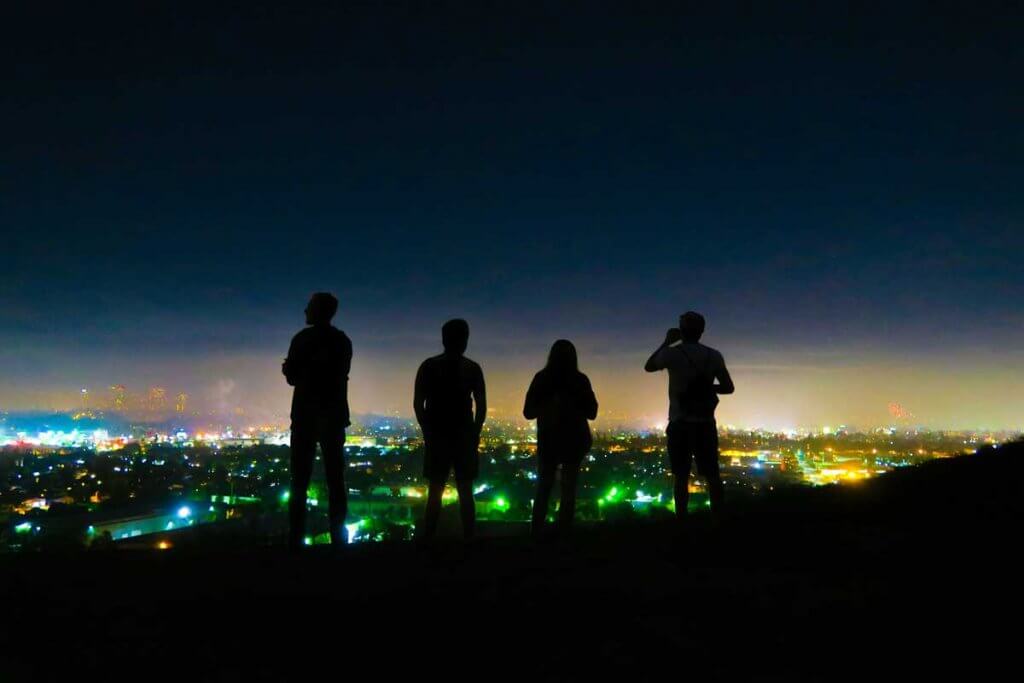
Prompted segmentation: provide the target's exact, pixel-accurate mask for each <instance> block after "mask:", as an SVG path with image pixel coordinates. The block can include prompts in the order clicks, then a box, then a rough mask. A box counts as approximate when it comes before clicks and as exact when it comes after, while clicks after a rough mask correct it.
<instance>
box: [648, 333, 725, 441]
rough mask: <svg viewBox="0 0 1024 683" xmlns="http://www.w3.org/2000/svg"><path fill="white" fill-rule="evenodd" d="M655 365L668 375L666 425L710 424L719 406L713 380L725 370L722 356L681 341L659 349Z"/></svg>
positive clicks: (694, 344) (694, 343)
mask: <svg viewBox="0 0 1024 683" xmlns="http://www.w3.org/2000/svg"><path fill="white" fill-rule="evenodd" d="M658 363H659V364H660V365H661V367H663V368H664V369H665V370H667V371H668V393H669V421H670V422H672V421H675V420H683V421H685V422H713V421H714V419H715V408H716V407H717V406H718V395H717V394H716V392H715V389H714V380H715V377H716V376H718V375H719V374H720V373H721V372H722V370H723V369H724V368H725V360H724V359H723V358H722V354H721V353H720V352H718V351H717V350H715V349H713V348H711V347H710V346H705V345H704V344H701V343H700V342H698V341H685V340H684V341H683V342H682V343H680V344H679V345H678V346H668V347H665V348H664V349H662V350H661V352H660V358H659V360H658Z"/></svg>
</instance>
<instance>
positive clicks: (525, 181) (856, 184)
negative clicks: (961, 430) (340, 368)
mask: <svg viewBox="0 0 1024 683" xmlns="http://www.w3.org/2000/svg"><path fill="white" fill-rule="evenodd" d="M465 4H469V3H462V4H459V3H456V4H452V5H445V4H441V5H434V4H427V3H424V4H422V5H415V4H405V3H387V7H386V8H381V7H376V6H375V5H376V3H365V4H350V5H348V6H347V7H345V8H340V9H331V10H328V9H322V8H319V9H316V10H302V11H295V10H288V9H282V8H271V7H260V6H256V7H253V6H248V5H244V6H238V7H234V8H223V7H213V8H211V7H205V8H196V9H191V8H187V7H184V6H182V5H181V4H167V5H163V6H160V5H151V4H149V3H147V4H146V5H145V8H142V7H134V8H133V7H132V6H131V5H125V6H105V8H104V9H96V8H94V7H77V8H74V7H72V8H64V7H60V6H59V5H48V6H47V7H46V8H45V9H42V10H38V9H33V10H27V12H28V13H25V14H16V15H12V16H11V17H10V21H4V24H5V29H3V31H4V40H3V41H2V43H3V45H4V47H3V48H0V49H2V50H3V51H4V52H3V55H2V56H3V57H4V59H3V63H4V65H5V66H4V67H3V69H4V83H5V87H4V89H3V90H2V92H0V130H2V136H3V137H2V142H3V145H2V146H3V149H4V152H3V154H2V155H0V226H2V230H3V244H2V247H0V248H2V251H3V254H4V269H5V273H4V278H3V281H2V283H0V303H2V307H3V317H4V320H5V322H4V324H3V327H2V329H0V363H2V368H0V369H2V372H3V375H4V376H5V381H4V382H3V384H4V386H3V388H2V389H0V403H4V404H7V405H10V406H12V407H25V406H26V405H29V404H33V403H40V404H42V403H49V404H58V403H60V401H61V400H62V399H60V398H59V396H65V395H66V396H71V397H73V394H74V392H75V391H77V389H78V387H79V386H80V385H86V386H89V387H95V389H96V390H100V389H102V388H103V387H105V386H107V385H109V384H111V383H115V382H120V383H125V384H129V385H137V386H138V387H139V390H141V389H142V388H144V387H145V386H147V385H149V384H152V383H160V384H166V385H167V386H169V387H179V386H180V389H181V390H187V391H189V392H190V393H192V394H193V395H195V396H197V397H203V396H205V397H207V399H206V400H208V401H216V400H219V399H220V398H223V397H222V396H220V397H218V395H217V394H218V391H220V390H217V389H210V386H208V385H210V384H211V382H212V381H213V380H216V379H219V380H224V379H229V380H230V381H231V383H232V386H237V387H238V388H237V390H235V394H236V395H235V396H233V397H231V399H230V401H232V402H237V403H239V404H246V405H248V406H249V407H250V408H252V409H254V410H255V409H260V410H265V411H269V412H272V413H274V412H277V411H279V409H280V408H281V406H283V405H285V404H286V402H287V392H286V390H285V389H286V388H285V387H284V386H283V385H281V386H278V383H279V379H280V378H279V376H278V375H277V372H278V368H277V363H278V361H279V357H280V356H281V355H282V354H283V352H284V348H285V347H286V345H287V341H288V338H289V336H290V334H291V333H293V332H294V331H295V328H296V327H297V325H299V324H301V309H302V306H303V303H304V299H305V298H306V297H307V296H308V293H309V292H310V291H313V290H315V289H330V290H332V291H335V292H336V293H337V294H338V296H339V298H340V299H341V300H342V312H341V315H340V317H339V321H338V322H339V326H341V327H343V328H344V329H346V330H347V331H348V332H349V333H350V335H351V336H352V337H353V341H354V344H355V349H356V366H355V369H354V370H353V382H354V389H353V390H354V391H361V392H362V393H361V395H360V396H354V397H353V398H354V404H355V405H356V408H357V409H359V408H362V409H364V410H400V411H402V412H408V410H407V404H408V403H409V399H408V397H407V396H405V393H407V387H406V384H408V383H410V382H411V374H410V373H411V372H412V369H414V367H415V364H416V362H418V360H420V359H421V357H422V356H423V355H426V354H427V353H430V352H431V351H432V349H434V348H435V347H436V345H437V344H436V341H435V338H436V336H437V329H438V327H439V325H440V323H441V322H443V320H444V319H445V318H447V317H451V316H454V315H462V316H465V317H467V318H468V319H469V320H470V323H471V324H472V325H473V329H474V338H473V340H472V341H471V350H470V353H471V355H474V356H475V357H477V358H478V359H479V360H481V362H482V363H484V368H485V370H488V368H489V367H490V368H492V370H493V375H494V378H495V382H494V385H495V393H496V395H497V396H498V397H499V401H498V405H499V406H500V407H502V408H507V409H508V410H515V409H516V408H517V407H518V406H517V405H516V403H517V402H518V401H519V399H520V398H521V396H520V394H521V389H522V387H521V386H520V385H523V386H525V384H526V383H528V381H529V374H530V373H531V372H532V371H533V370H535V369H536V368H537V367H539V365H540V364H541V363H542V362H543V356H544V352H545V350H546V348H547V346H549V345H550V342H551V341H552V340H553V339H555V338H557V337H559V336H569V337H571V338H573V339H574V340H576V341H577V342H578V345H579V346H580V347H581V354H582V357H581V362H582V363H583V365H584V368H585V369H586V368H587V367H588V366H589V367H591V368H592V371H593V372H594V373H595V375H596V376H597V378H598V379H600V380H601V386H600V387H599V388H602V387H603V388H604V391H605V394H606V400H604V401H602V405H604V406H606V407H608V408H609V409H611V410H613V411H614V412H615V413H616V414H622V415H627V416H647V415H654V414H660V412H662V409H663V405H662V404H663V403H664V397H663V393H664V387H662V386H661V385H660V384H659V383H658V380H657V378H645V377H643V376H642V373H640V374H637V373H638V372H639V365H642V362H643V357H645V356H646V354H647V353H648V352H649V350H650V348H652V347H653V346H655V345H657V343H658V341H659V340H660V336H661V335H662V334H663V332H664V328H666V327H668V326H669V325H671V324H672V323H673V320H674V318H675V316H676V315H678V313H679V312H681V311H682V310H685V309H687V308H696V309H699V310H703V311H705V312H706V313H707V314H708V317H709V332H708V343H711V344H713V345H717V346H719V347H720V348H722V350H723V351H724V352H725V353H726V357H727V358H733V359H735V363H736V365H737V368H738V371H737V373H736V374H737V375H738V379H737V385H738V387H739V388H740V389H741V392H740V393H738V394H737V398H736V399H735V401H734V402H733V406H734V410H733V413H734V414H732V415H731V417H733V418H734V419H735V420H736V421H740V422H751V423H754V422H760V423H774V424H782V423H793V422H809V421H815V420H834V421H840V420H852V421H858V420H859V421H860V422H862V423H872V421H876V422H877V421H884V419H885V418H886V415H885V404H886V402H887V401H888V400H898V401H900V402H902V403H905V404H907V405H909V406H913V407H916V408H917V410H916V411H915V412H916V414H918V415H920V417H921V419H922V420H926V421H931V422H934V423H943V424H946V423H948V424H954V423H957V424H959V423H965V422H969V423H972V424H990V425H999V426H1019V425H1021V424H1022V423H1024V420H1021V419H1020V417H1021V412H1022V408H1024V405H1022V404H1021V399H1020V398H1019V397H1020V395H1021V393H1020V392H1018V393H1017V397H1016V398H1012V397H1010V396H1008V395H1007V394H1008V393H1009V392H1011V391H1013V390H1014V389H1015V388H1017V387H1019V386H1020V383H1021V378H1020V371H1019V365H1018V363H1019V361H1020V360H1021V358H1022V355H1024V342H1022V339H1024V334H1022V332H1024V310H1022V304H1021V301H1022V295H1024V267H1022V266H1021V251H1022V247H1024V229H1022V227H1024V221H1022V219H1024V193H1022V192H1021V190H1020V188H1021V186H1022V180H1024V177H1022V176H1024V172H1022V170H1021V169H1022V161H1024V132H1022V131H1024V129H1022V126H1021V124H1020V122H1021V121H1022V120H1024V106H1022V105H1024V89H1022V88H1021V87H1020V74H1021V73H1024V49H1022V48H1021V45H1022V39H1024V31H1022V29H1021V27H1022V25H1024V22H1022V18H1024V17H1022V14H1021V12H1020V11H1015V10H1013V9H1012V8H1010V5H997V4H993V5H990V6H985V7H980V6H979V7H975V8H971V9H964V8H959V9H949V8H935V7H928V8H925V7H915V6H912V5H910V4H905V3H899V5H900V8H899V9H898V10H891V9H885V8H883V7H878V8H874V9H870V10H865V9H863V8H860V9H851V8H843V7H841V6H840V5H839V4H838V3H826V4H825V6H818V7H817V8H816V9H807V8H800V9H789V10H786V11H785V12H783V13H778V12H764V13H760V12H758V13H754V12H752V11H751V10H750V9H749V8H748V9H738V8H737V7H723V8H721V9H717V10H715V11H700V12H695V11H690V10H683V9H680V8H678V7H677V6H675V5H676V4H666V5H661V4H650V5H644V6H643V8H642V9H639V10H638V9H636V7H635V6H634V3H619V4H602V3H588V4H581V5H573V4H571V3H568V4H567V3H550V4H548V3H545V4H538V5H531V6H530V7H529V8H527V9H524V7H523V5H522V4H521V3H484V4H483V5H482V6H481V5H477V6H476V8H474V9H468V8H466V7H464V6H462V5H465ZM474 4H475V3H474ZM787 6H789V5H787ZM793 7H795V6H793ZM360 361H362V363H360ZM872 373H874V374H872ZM899 373H904V374H905V375H906V376H905V378H904V379H903V380H902V383H900V384H898V385H896V386H885V385H886V384H887V383H888V382H889V381H891V380H892V378H894V377H895V376H897V375H899ZM407 374H408V375H409V377H406V375H407ZM899 376H902V375H899ZM863 384H867V385H869V386H868V387H867V388H866V387H865V386H863ZM218 386H221V387H223V383H221V384H220V385H218ZM744 387H746V388H747V391H746V392H743V391H742V389H744ZM823 387H827V389H825V388H823ZM965 387H969V388H965ZM175 390H177V389H175ZM823 392H824V393H823ZM221 393H223V392H222V391H221ZM599 393H600V392H599ZM776 393H781V394H782V395H783V400H782V401H781V402H782V403H785V404H786V405H788V406H791V407H786V405H783V406H782V407H779V406H780V399H779V398H778V396H775V395H774V394H776ZM936 393H938V394H939V395H945V396H948V397H953V398H950V399H948V400H947V401H946V402H945V403H943V402H941V400H939V399H937V398H936ZM211 396H212V397H211ZM599 398H601V397H600V396H599ZM787 401H788V403H786V402H787ZM937 401H938V402H937ZM506 403H507V404H508V405H504V404H506ZM769 404H770V405H771V406H772V407H771V409H770V410H769V409H767V408H765V409H762V407H763V406H767V405H769ZM0 407H3V406H0ZM723 409H724V410H726V414H727V416H730V414H729V412H728V411H729V408H728V406H726V405H723Z"/></svg>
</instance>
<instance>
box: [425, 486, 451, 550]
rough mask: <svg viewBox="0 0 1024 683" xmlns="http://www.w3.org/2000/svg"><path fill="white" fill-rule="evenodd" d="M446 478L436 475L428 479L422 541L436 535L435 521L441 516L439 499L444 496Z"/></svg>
mask: <svg viewBox="0 0 1024 683" xmlns="http://www.w3.org/2000/svg"><path fill="white" fill-rule="evenodd" d="M447 479H448V476H447V475H445V476H443V477H442V476H438V475H437V473H435V474H434V476H432V477H431V479H430V484H429V486H428V488H427V507H426V509H425V510H424V512H423V539H424V540H430V539H432V538H434V536H435V534H437V520H438V519H439V518H440V516H441V497H442V496H443V495H444V485H445V480H447Z"/></svg>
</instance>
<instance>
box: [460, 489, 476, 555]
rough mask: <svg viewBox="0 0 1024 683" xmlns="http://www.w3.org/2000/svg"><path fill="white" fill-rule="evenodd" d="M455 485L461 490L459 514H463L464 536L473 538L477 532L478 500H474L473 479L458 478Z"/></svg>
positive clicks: (469, 538) (469, 539)
mask: <svg viewBox="0 0 1024 683" xmlns="http://www.w3.org/2000/svg"><path fill="white" fill-rule="evenodd" d="M455 487H456V488H457V489H458V491H459V514H460V515H461V516H462V537H463V538H465V539H466V540H467V541H471V540H473V534H474V533H476V501H475V500H473V480H472V479H456V480H455Z"/></svg>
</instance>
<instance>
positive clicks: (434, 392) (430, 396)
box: [413, 319, 487, 539]
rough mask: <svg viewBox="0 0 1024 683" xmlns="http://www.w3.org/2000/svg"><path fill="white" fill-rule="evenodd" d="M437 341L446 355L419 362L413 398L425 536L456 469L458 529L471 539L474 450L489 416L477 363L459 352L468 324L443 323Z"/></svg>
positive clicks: (430, 533)
mask: <svg viewBox="0 0 1024 683" xmlns="http://www.w3.org/2000/svg"><path fill="white" fill-rule="evenodd" d="M441 341H442V343H443V345H444V353H442V354H441V355H439V356H433V357H432V358H428V359H426V360H425V361H423V363H422V365H420V369H419V371H418V372H417V373H416V390H415V396H414V397H413V407H414V409H415V411H416V419H417V420H418V421H419V423H420V428H421V429H422V430H423V440H424V444H425V453H424V476H425V477H426V479H427V481H428V482H429V490H428V492H427V508H426V513H425V515H424V520H423V538H424V539H431V538H433V537H434V534H435V533H436V532H437V520H438V517H439V516H440V514H441V496H442V495H443V494H444V487H445V483H446V482H447V481H448V473H449V472H451V471H452V470H454V471H455V486H456V488H457V489H458V492H459V509H460V512H461V513H462V533H463V535H464V536H465V537H466V538H467V539H471V538H472V537H473V531H474V527H475V525H476V507H475V505H474V503H473V480H474V479H476V477H477V474H478V472H479V459H478V457H477V449H478V448H479V445H480V429H481V428H482V427H483V424H484V419H485V418H486V416H487V395H486V391H485V389H484V373H483V371H481V370H480V366H479V365H477V364H476V363H474V362H473V361H471V360H470V359H468V358H466V357H465V356H463V355H462V354H463V353H465V351H466V345H467V344H468V342H469V324H468V323H467V322H466V321H465V320H458V319H456V320H449V321H448V322H446V323H445V324H444V326H443V327H442V328H441ZM474 403H475V404H476V406H475V408H476V410H475V414H474Z"/></svg>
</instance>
